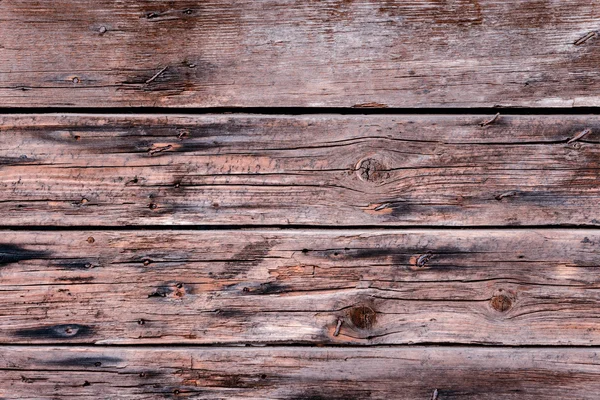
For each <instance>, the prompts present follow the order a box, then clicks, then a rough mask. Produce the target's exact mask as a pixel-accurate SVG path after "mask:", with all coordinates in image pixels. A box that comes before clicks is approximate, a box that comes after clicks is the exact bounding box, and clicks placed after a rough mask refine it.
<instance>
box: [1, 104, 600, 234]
mask: <svg viewBox="0 0 600 400" xmlns="http://www.w3.org/2000/svg"><path fill="white" fill-rule="evenodd" d="M492 117H493V115H491V114H490V115H467V116H461V115H440V116H431V115H401V116H392V115H371V116H333V115H313V116H270V117H269V116H261V115H237V114H236V115H203V116H189V115H188V116H182V115H155V116H142V115H100V116H93V115H82V114H68V115H62V114H61V115H37V114H36V115H20V116H18V115H9V116H2V117H0V131H1V132H2V134H1V135H0V168H1V171H2V174H1V175H0V224H2V225H36V226H39V225H62V226H68V225H76V226H81V225H97V226H120V225H136V226H140V225H178V224H185V225H191V224H196V225H240V224H241V225H288V224H294V225H302V224H307V225H323V226H327V225H329V226H333V225H335V226H358V225H377V226H384V225H430V226H440V225H452V226H472V225H478V226H490V225H513V226H516V225H590V226H591V225H594V226H598V225H600V222H599V221H600V218H599V217H598V207H597V206H598V204H599V202H600V186H599V185H598V180H599V175H598V171H599V170H600V165H599V160H600V147H599V146H598V144H599V143H600V141H599V137H600V136H599V135H600V118H599V117H597V116H545V115H544V116H515V115H504V114H502V115H500V116H499V117H497V118H496V119H494V120H493V121H492V122H490V121H491V120H492V119H493V118H492ZM486 123H487V124H486ZM482 125H485V126H482ZM586 131H589V132H587V133H586ZM582 133H585V134H584V135H582ZM569 142H570V143H569Z"/></svg>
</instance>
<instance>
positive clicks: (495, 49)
mask: <svg viewBox="0 0 600 400" xmlns="http://www.w3.org/2000/svg"><path fill="white" fill-rule="evenodd" d="M599 13H600V6H599V5H598V4H597V3H596V2H594V1H592V2H590V1H588V0H561V1H525V0H519V1H511V2H507V1H501V0H455V1H451V2H448V1H438V0H412V1H406V0H385V1H384V0H379V1H375V0H324V1H304V0H264V1H255V0H237V1H231V0H207V1H202V2H198V1H192V0H176V1H173V0H169V1H166V0H160V1H142V0H138V1H112V0H56V1H52V2H43V1H38V0H11V1H3V2H1V4H0V15H1V17H0V21H1V24H0V58H1V59H2V60H4V61H3V63H2V65H1V66H0V103H1V104H2V106H3V107H47V106H67V107H69V106H77V107H108V106H113V107H115V106H125V107H130V106H151V107H163V106H166V107H171V106H173V107H175V106H183V107H210V106H243V107H247V106H261V107H269V106H275V107H279V106H333V107H352V106H358V107H450V106H452V107H471V106H477V107H492V106H497V105H499V106H525V107H539V106H542V107H554V106H560V107H580V106H599V105H600V97H599V96H598V90H599V82H600V80H599V77H600V75H599V72H598V68H597V65H598V63H599V61H600V59H599V56H598V55H599V54H600V52H599V51H598V45H599V43H600V42H599V41H598V34H597V33H596V30H597V29H598V23H599V20H598V15H599Z"/></svg>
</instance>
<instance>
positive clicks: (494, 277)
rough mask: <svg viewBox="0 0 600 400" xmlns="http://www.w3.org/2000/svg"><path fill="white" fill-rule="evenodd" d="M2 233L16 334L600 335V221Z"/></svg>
mask: <svg viewBox="0 0 600 400" xmlns="http://www.w3.org/2000/svg"><path fill="white" fill-rule="evenodd" d="M0 237H1V238H2V239H1V240H0V274H1V280H0V293H2V296H0V310H1V312H0V326H2V329H1V330H0V342H1V343H63V344H68V343H97V344H125V343H126V344H172V343H202V344H218V343H260V344H281V343H304V344H319V343H331V344H356V345H374V344H410V343H443V344H445V343H453V344H457V343H458V344H460V343H476V344H482V343H484V344H507V345H525V344H527V345H544V344H546V345H598V344H600V331H599V330H598V317H599V311H598V310H599V305H600V294H599V291H598V282H599V281H600V271H599V270H598V266H599V263H598V262H599V260H600V257H599V255H600V253H599V243H600V234H599V233H598V232H597V231H595V230H577V231H569V230H517V231H512V230H466V231H457V230H403V231H396V230H390V231H381V230H344V231H339V230H281V231H280V230H252V231H117V232H115V231H77V232H53V231H50V232H7V231H4V232H0Z"/></svg>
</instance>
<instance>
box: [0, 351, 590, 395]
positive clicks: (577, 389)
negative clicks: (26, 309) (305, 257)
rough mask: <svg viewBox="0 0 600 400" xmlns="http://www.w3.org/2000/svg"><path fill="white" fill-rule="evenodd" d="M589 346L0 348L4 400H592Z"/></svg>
mask: <svg viewBox="0 0 600 400" xmlns="http://www.w3.org/2000/svg"><path fill="white" fill-rule="evenodd" d="M599 365H600V359H599V357H598V354H597V352H595V351H591V350H588V349H577V348H570V349H549V348H538V349H519V348H487V349H486V348H469V347H451V348H443V347H400V348H370V349H360V348H359V349H356V348H305V347H279V348H197V347H196V348H185V347H184V348H170V349H167V348H132V347H126V348H97V347H96V348H90V347H69V348H64V347H58V348H56V347H5V348H4V349H3V351H2V354H1V355H0V370H1V372H2V373H1V374H0V395H1V396H3V397H4V398H11V399H30V398H36V399H37V398H71V397H73V398H77V399H97V398H98V397H105V398H111V399H148V398H151V399H162V398H177V399H178V398H202V399H215V400H216V399H224V398H226V399H248V398H252V399H256V398H260V399H265V398H266V399H298V400H299V399H312V400H320V399H334V400H341V399H345V400H346V399H350V400H357V399H382V400H387V399H406V400H413V399H424V400H429V399H436V400H446V399H470V400H474V399H478V400H479V399H503V400H508V399H511V400H517V399H518V400H533V399H536V400H537V399H550V398H552V399H590V400H591V399H596V398H597V393H598V391H599V390H600V366H599ZM436 395H437V397H436Z"/></svg>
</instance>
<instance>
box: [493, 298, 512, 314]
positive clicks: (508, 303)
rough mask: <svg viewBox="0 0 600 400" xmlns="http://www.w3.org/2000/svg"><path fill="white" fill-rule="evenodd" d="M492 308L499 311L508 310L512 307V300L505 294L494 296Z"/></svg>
mask: <svg viewBox="0 0 600 400" xmlns="http://www.w3.org/2000/svg"><path fill="white" fill-rule="evenodd" d="M490 304H491V306H492V308H493V309H494V310H496V311H499V312H506V311H508V309H509V308H510V307H512V300H511V299H510V298H509V297H508V296H505V295H503V294H500V295H497V296H494V297H492V300H491V301H490Z"/></svg>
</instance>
